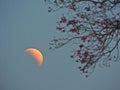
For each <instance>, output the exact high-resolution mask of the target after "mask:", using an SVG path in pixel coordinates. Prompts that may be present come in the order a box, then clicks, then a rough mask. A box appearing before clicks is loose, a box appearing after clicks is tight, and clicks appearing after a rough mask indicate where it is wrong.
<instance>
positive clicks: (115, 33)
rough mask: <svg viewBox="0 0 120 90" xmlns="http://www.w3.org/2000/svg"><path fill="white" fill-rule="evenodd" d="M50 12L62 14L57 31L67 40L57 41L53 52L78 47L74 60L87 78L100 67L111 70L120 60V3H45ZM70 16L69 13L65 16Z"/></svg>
mask: <svg viewBox="0 0 120 90" xmlns="http://www.w3.org/2000/svg"><path fill="white" fill-rule="evenodd" d="M45 2H47V3H49V5H50V7H48V12H56V11H60V10H61V12H62V10H63V11H64V13H61V17H60V19H59V20H58V21H57V25H56V29H57V30H58V31H59V32H61V33H62V34H63V35H64V37H60V38H54V39H53V40H51V42H50V45H51V47H50V49H52V50H54V49H57V48H61V47H63V46H65V45H67V44H69V43H70V42H72V43H73V44H74V45H76V47H75V48H74V51H73V53H72V55H70V57H71V58H73V59H74V60H75V62H77V63H78V64H79V67H78V68H79V70H80V72H82V73H83V74H85V76H86V77H87V76H88V75H90V74H91V73H92V72H93V71H94V69H95V67H96V65H99V66H109V65H110V62H112V61H113V62H114V61H118V60H119V59H120V45H119V43H120V0H45ZM65 12H66V13H65Z"/></svg>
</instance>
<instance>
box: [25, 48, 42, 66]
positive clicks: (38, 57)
mask: <svg viewBox="0 0 120 90" xmlns="http://www.w3.org/2000/svg"><path fill="white" fill-rule="evenodd" d="M25 52H27V53H28V54H30V55H31V56H32V57H33V58H34V59H35V60H37V61H38V64H39V65H42V63H43V55H42V53H41V52H40V51H39V50H38V49H35V48H27V49H26V50H25Z"/></svg>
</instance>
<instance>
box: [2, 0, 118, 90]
mask: <svg viewBox="0 0 120 90" xmlns="http://www.w3.org/2000/svg"><path fill="white" fill-rule="evenodd" d="M58 17H59V14H55V13H54V14H49V13H48V12H47V4H45V3H44V0H0V90H119V89H120V70H119V68H120V63H119V62H118V63H113V64H112V66H111V67H110V68H103V69H101V68H98V67H97V68H96V69H95V72H94V73H93V74H92V75H91V76H90V77H89V78H85V77H84V76H82V75H81V74H80V72H79V70H78V69H77V65H76V64H75V62H74V61H73V60H71V59H70V58H69V55H70V54H71V53H70V51H71V50H72V49H71V48H70V47H69V46H68V47H67V46H66V47H63V48H61V49H58V50H56V51H49V50H48V47H49V44H48V43H49V41H50V40H51V39H52V37H53V36H57V35H58V34H59V33H57V32H56V30H55V25H56V20H57V18H58ZM28 47H35V48H38V49H39V50H41V51H42V52H43V54H44V63H43V65H42V66H40V67H39V66H38V64H37V62H36V61H35V60H33V58H31V56H30V55H28V54H26V53H25V52H24V50H25V49H26V48H28Z"/></svg>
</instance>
